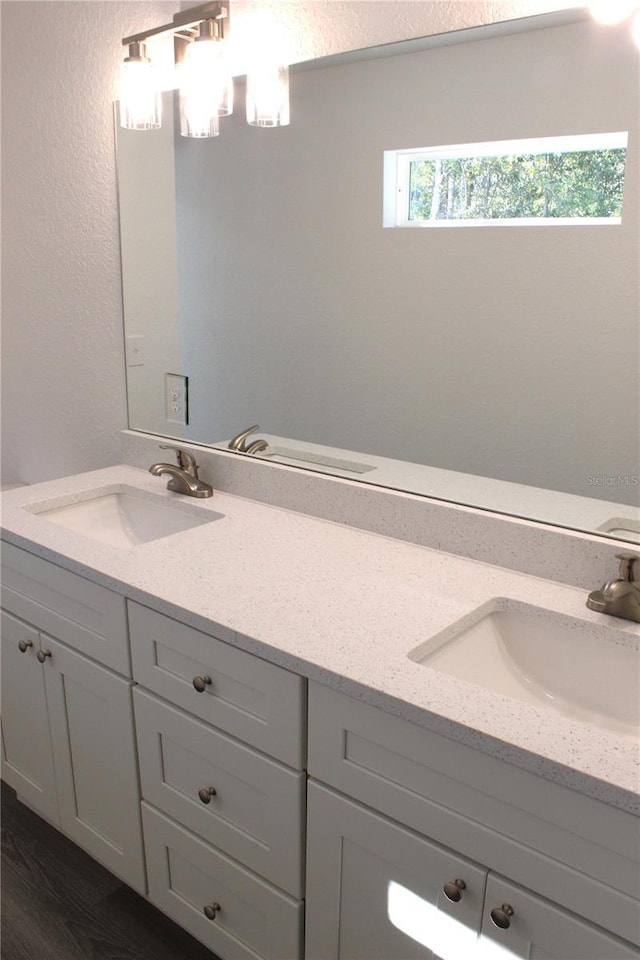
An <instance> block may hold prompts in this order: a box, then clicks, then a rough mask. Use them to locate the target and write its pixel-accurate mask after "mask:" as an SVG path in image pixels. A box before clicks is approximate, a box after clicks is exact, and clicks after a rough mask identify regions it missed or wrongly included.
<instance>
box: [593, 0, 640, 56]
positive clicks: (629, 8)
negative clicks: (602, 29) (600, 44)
mask: <svg viewBox="0 0 640 960" xmlns="http://www.w3.org/2000/svg"><path fill="white" fill-rule="evenodd" d="M589 12H590V14H591V16H592V17H593V19H594V20H595V21H596V23H601V24H603V25H604V26H615V25H616V24H618V23H622V22H623V21H624V20H627V19H629V18H630V17H633V19H632V22H631V36H632V37H633V40H634V42H635V43H636V45H637V46H638V47H640V0H591V2H590V4H589Z"/></svg>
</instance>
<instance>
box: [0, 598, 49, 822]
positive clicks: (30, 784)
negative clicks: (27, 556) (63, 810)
mask: <svg viewBox="0 0 640 960" xmlns="http://www.w3.org/2000/svg"><path fill="white" fill-rule="evenodd" d="M38 648H39V636H38V633H37V631H36V630H34V629H33V627H30V626H28V625H27V624H26V623H23V622H22V621H21V620H17V619H16V618H15V617H12V616H10V615H9V614H8V613H5V612H4V610H3V611H2V739H3V761H2V779H3V780H5V781H6V783H8V784H9V785H10V786H12V787H13V788H14V790H15V791H16V792H17V794H18V796H19V797H20V798H21V799H22V800H24V801H25V803H28V804H29V806H31V807H33V808H34V810H37V811H38V812H39V813H41V814H42V815H43V816H44V817H46V818H47V820H50V821H51V822H52V823H54V824H56V825H57V824H58V823H59V815H58V802H57V799H56V781H55V775H54V768H53V757H52V753H51V737H50V733H49V718H48V715H47V698H46V695H45V683H44V671H43V669H42V666H41V664H40V663H38V661H37V659H36V653H37V651H38Z"/></svg>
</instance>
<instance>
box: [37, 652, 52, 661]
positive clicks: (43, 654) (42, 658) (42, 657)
mask: <svg viewBox="0 0 640 960" xmlns="http://www.w3.org/2000/svg"><path fill="white" fill-rule="evenodd" d="M51 656H53V654H52V653H51V650H38V652H37V653H36V657H37V658H38V660H39V661H40V663H44V662H45V660H46V659H47V657H51Z"/></svg>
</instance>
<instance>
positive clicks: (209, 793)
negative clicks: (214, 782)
mask: <svg viewBox="0 0 640 960" xmlns="http://www.w3.org/2000/svg"><path fill="white" fill-rule="evenodd" d="M217 792H218V791H217V790H216V788H215V787H203V788H202V790H198V796H199V797H200V799H201V800H202V802H203V803H211V797H215V796H216V794H217Z"/></svg>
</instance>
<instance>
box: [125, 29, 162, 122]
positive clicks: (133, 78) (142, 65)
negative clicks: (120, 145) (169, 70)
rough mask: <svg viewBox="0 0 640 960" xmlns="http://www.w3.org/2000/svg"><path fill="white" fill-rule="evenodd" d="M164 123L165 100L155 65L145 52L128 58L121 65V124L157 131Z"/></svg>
mask: <svg viewBox="0 0 640 960" xmlns="http://www.w3.org/2000/svg"><path fill="white" fill-rule="evenodd" d="M141 46H142V45H141ZM161 123H162V99H161V97H160V92H159V90H158V87H157V83H156V76H155V71H154V69H153V64H152V63H151V61H150V60H148V59H147V58H146V57H145V56H144V55H142V56H138V57H129V58H127V59H126V60H125V61H124V62H123V63H121V64H120V125H121V126H122V127H125V128H126V129H127V130H157V128H158V127H159V126H160V124H161Z"/></svg>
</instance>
